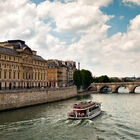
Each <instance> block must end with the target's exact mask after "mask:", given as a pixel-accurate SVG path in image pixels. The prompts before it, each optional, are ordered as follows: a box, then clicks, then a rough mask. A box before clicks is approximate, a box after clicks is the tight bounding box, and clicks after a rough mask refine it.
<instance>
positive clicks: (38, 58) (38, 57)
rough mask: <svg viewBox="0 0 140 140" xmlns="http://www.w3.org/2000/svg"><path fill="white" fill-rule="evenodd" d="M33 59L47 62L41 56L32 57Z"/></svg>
mask: <svg viewBox="0 0 140 140" xmlns="http://www.w3.org/2000/svg"><path fill="white" fill-rule="evenodd" d="M32 58H33V59H37V60H45V59H43V58H42V57H41V56H39V55H32Z"/></svg>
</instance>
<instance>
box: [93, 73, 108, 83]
mask: <svg viewBox="0 0 140 140" xmlns="http://www.w3.org/2000/svg"><path fill="white" fill-rule="evenodd" d="M94 82H96V83H108V82H110V79H109V77H108V76H107V75H103V76H100V77H98V78H96V79H94Z"/></svg>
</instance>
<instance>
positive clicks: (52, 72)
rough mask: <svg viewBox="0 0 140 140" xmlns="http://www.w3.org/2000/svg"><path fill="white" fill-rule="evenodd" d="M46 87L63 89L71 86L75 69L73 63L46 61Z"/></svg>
mask: <svg viewBox="0 0 140 140" xmlns="http://www.w3.org/2000/svg"><path fill="white" fill-rule="evenodd" d="M47 64H48V86H49V87H64V86H70V85H72V84H73V72H74V70H75V69H76V65H75V62H73V61H61V60H48V63H47Z"/></svg>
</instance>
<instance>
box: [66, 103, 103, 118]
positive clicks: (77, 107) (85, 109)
mask: <svg viewBox="0 0 140 140" xmlns="http://www.w3.org/2000/svg"><path fill="white" fill-rule="evenodd" d="M100 113H101V103H99V102H93V101H89V102H87V101H85V102H79V103H77V104H74V106H73V111H72V112H70V113H68V118H69V119H76V120H78V119H92V118H94V117H96V116H98V115H99V114H100Z"/></svg>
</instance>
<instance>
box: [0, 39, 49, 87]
mask: <svg viewBox="0 0 140 140" xmlns="http://www.w3.org/2000/svg"><path fill="white" fill-rule="evenodd" d="M47 82H48V80H47V61H46V60H44V59H43V58H42V57H41V56H38V55H37V54H36V51H34V50H31V48H29V47H28V46H27V45H26V44H25V42H24V41H22V40H8V41H6V42H0V89H13V88H31V87H42V86H43V87H45V86H47V85H48V83H47Z"/></svg>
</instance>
